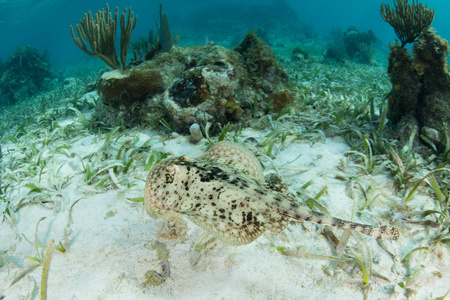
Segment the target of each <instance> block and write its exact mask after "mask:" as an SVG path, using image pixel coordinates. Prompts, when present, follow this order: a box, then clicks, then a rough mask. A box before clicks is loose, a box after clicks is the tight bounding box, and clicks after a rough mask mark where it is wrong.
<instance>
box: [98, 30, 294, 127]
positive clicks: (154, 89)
mask: <svg viewBox="0 0 450 300" xmlns="http://www.w3.org/2000/svg"><path fill="white" fill-rule="evenodd" d="M111 75H113V76H111ZM112 78H114V79H112ZM136 79H138V80H136ZM141 83H142V84H141ZM163 87H164V88H165V90H164V91H163V92H160V91H162V88H163ZM287 88H288V76H287V74H286V72H285V71H284V70H283V68H282V67H281V66H280V65H278V64H277V62H276V60H275V54H274V53H273V51H272V50H271V49H270V47H269V46H267V45H266V44H265V43H264V42H261V41H260V40H259V39H258V38H257V37H256V36H255V35H254V34H249V35H248V36H247V37H246V38H245V39H244V41H243V42H242V43H241V45H239V46H238V47H237V48H236V51H233V50H231V49H227V48H224V47H221V46H217V45H215V44H208V45H205V46H198V47H189V48H186V47H176V48H172V49H171V50H170V51H169V52H165V53H159V54H157V55H156V56H155V57H154V58H153V59H152V60H151V61H146V62H144V63H142V64H141V65H139V66H137V67H135V68H133V69H132V70H131V71H130V72H129V73H125V74H123V73H121V72H119V71H113V72H110V73H107V74H105V75H104V76H102V79H101V80H100V84H99V90H100V92H101V93H102V97H101V99H100V100H99V102H98V106H97V111H96V118H97V120H98V121H101V122H102V123H104V124H106V125H108V126H117V125H123V126H126V127H132V126H136V125H140V126H144V127H148V126H153V125H154V124H159V121H160V120H161V119H164V120H165V121H167V122H168V123H169V124H171V125H172V126H173V130H175V131H177V132H180V133H189V128H190V127H191V125H192V124H194V123H197V124H206V122H211V123H214V124H216V125H222V126H223V125H225V124H226V123H228V122H238V121H241V120H245V118H249V116H251V115H255V114H256V115H257V114H261V113H262V112H263V111H264V109H265V108H266V107H267V105H268V102H267V101H266V100H267V98H268V96H269V95H270V94H272V93H277V92H279V91H283V90H286V89H287ZM272 97H274V96H272ZM282 105H283V104H282ZM250 110H252V113H250ZM245 112H248V113H247V114H245ZM215 128H217V129H219V130H220V126H215Z"/></svg>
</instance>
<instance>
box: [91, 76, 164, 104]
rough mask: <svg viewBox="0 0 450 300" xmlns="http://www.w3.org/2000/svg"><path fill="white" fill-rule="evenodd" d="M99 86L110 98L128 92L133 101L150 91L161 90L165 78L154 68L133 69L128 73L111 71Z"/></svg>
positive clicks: (101, 80)
mask: <svg viewBox="0 0 450 300" xmlns="http://www.w3.org/2000/svg"><path fill="white" fill-rule="evenodd" d="M98 87H99V91H100V92H101V93H102V94H103V95H105V96H107V97H109V98H115V97H119V96H120V95H122V94H124V93H127V94H128V95H129V98H130V100H131V101H132V102H133V101H136V100H139V99H142V98H144V97H145V96H146V95H148V94H149V93H155V92H158V91H161V90H162V87H163V80H162V76H161V74H160V73H159V72H158V71H156V70H152V69H150V70H149V69H143V70H139V69H132V70H131V71H130V72H127V73H123V72H120V71H111V72H106V73H104V74H103V76H102V77H101V78H100V80H99V84H98Z"/></svg>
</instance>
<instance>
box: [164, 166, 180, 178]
mask: <svg viewBox="0 0 450 300" xmlns="http://www.w3.org/2000/svg"><path fill="white" fill-rule="evenodd" d="M178 171H179V170H178V166H176V165H168V166H167V167H166V172H167V173H168V174H169V175H170V176H174V175H175V174H177V173H178Z"/></svg>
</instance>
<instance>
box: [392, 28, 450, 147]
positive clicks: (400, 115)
mask: <svg viewBox="0 0 450 300" xmlns="http://www.w3.org/2000/svg"><path fill="white" fill-rule="evenodd" d="M390 48H391V52H390V55H389V66H388V74H389V77H390V80H391V83H392V91H391V93H390V95H389V118H390V120H391V122H392V125H393V130H394V134H395V135H396V136H397V137H398V139H399V140H400V141H401V142H406V141H407V140H408V139H409V136H410V135H411V132H412V131H413V130H414V128H417V129H418V132H419V133H420V134H423V135H424V136H425V137H428V139H429V140H435V137H431V136H427V135H428V133H429V132H436V131H437V132H440V133H441V138H440V139H441V140H442V142H444V141H443V139H444V135H445V134H447V135H449V134H450V132H449V129H450V114H449V111H450V74H449V72H448V67H447V55H448V52H449V46H448V43H447V41H446V40H444V39H442V38H441V37H439V36H438V35H436V34H435V32H434V30H433V29H428V30H427V31H425V32H423V33H422V34H421V35H420V36H419V39H418V41H417V42H416V43H415V44H414V46H413V49H412V52H413V56H411V55H410V54H409V53H408V50H407V49H406V48H404V47H401V45H400V44H399V43H395V44H394V45H391V46H390ZM443 128H447V133H445V132H444V131H443V130H444V129H443ZM438 144H439V143H438ZM437 146H439V145H437Z"/></svg>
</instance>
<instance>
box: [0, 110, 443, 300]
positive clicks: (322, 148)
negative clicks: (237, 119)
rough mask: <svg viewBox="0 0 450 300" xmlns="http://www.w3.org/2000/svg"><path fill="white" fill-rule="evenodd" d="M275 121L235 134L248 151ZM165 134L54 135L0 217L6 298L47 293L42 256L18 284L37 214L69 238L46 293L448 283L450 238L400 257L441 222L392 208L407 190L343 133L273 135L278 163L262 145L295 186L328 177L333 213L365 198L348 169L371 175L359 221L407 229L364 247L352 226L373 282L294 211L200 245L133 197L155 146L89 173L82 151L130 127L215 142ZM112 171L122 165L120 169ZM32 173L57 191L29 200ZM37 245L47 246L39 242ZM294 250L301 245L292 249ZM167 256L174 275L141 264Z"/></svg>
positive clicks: (340, 294) (192, 228)
mask: <svg viewBox="0 0 450 300" xmlns="http://www.w3.org/2000/svg"><path fill="white" fill-rule="evenodd" d="M58 122H59V125H60V126H61V127H62V128H64V127H66V126H69V125H70V124H71V123H73V122H77V121H76V117H68V118H66V119H63V120H58ZM77 124H78V123H77ZM77 126H79V124H78V125H77ZM293 126H294V125H293ZM267 133H268V131H258V130H255V129H244V130H243V132H242V135H241V136H240V137H239V139H240V140H241V141H244V142H245V143H246V144H247V145H248V147H249V148H250V149H251V150H252V151H255V152H257V153H258V152H259V153H262V152H263V150H262V149H261V146H258V145H261V143H262V142H263V141H264V139H265V135H266V134H267ZM158 134H159V133H158V132H157V131H151V130H131V131H127V132H126V135H119V134H117V135H116V136H115V138H114V139H112V141H111V142H110V143H108V144H106V145H105V144H104V140H105V138H106V133H105V134H99V133H96V134H84V135H81V136H75V137H72V138H71V139H70V141H67V142H69V143H70V147H69V148H68V149H66V150H67V151H66V153H67V154H64V151H59V152H55V149H56V147H58V143H56V142H55V143H54V144H49V145H46V146H41V147H39V148H40V149H41V150H42V153H43V154H42V158H43V159H47V165H46V167H47V170H48V171H46V172H44V173H43V174H41V178H40V180H39V177H38V175H36V176H35V177H34V178H31V179H27V180H26V182H17V183H16V184H15V186H14V187H13V190H14V192H13V193H12V195H11V196H12V197H14V198H15V199H16V200H18V199H20V200H21V201H23V202H24V203H25V205H24V206H23V207H21V208H20V210H18V211H17V212H16V213H15V214H14V220H13V221H11V220H4V221H3V222H2V223H0V232H1V236H0V251H2V252H1V253H2V255H3V257H4V259H6V260H7V261H8V262H7V263H3V266H2V267H1V268H0V296H1V298H2V299H3V297H4V299H38V298H39V294H38V290H39V285H40V281H41V267H38V268H36V269H35V270H34V271H32V272H30V273H29V274H27V275H25V276H24V277H23V278H22V279H21V280H20V281H18V282H17V283H15V284H14V285H12V286H10V284H11V283H12V281H13V279H14V278H16V277H17V276H18V274H20V272H21V271H22V270H24V269H25V268H26V267H27V266H29V265H32V264H33V263H34V262H33V261H32V260H30V259H28V257H33V256H34V257H36V256H37V254H36V247H35V245H33V244H31V243H30V242H28V241H27V240H26V239H25V237H26V238H27V239H28V240H29V241H31V242H33V241H34V235H35V228H36V224H37V223H38V221H39V219H41V218H42V217H45V219H43V220H42V221H41V222H40V223H39V227H38V231H37V242H38V243H39V244H42V245H46V244H47V243H48V242H49V241H50V240H52V239H53V240H54V241H55V243H56V244H58V243H59V242H60V241H61V242H62V243H64V240H65V238H64V230H66V233H67V241H68V249H67V251H66V252H65V253H61V252H58V251H54V253H53V257H52V261H51V265H50V271H49V278H48V292H47V294H48V299H363V298H364V290H365V289H369V292H368V297H369V299H405V298H406V297H407V296H410V297H412V298H414V299H435V298H436V297H442V296H444V295H445V294H446V293H447V292H448V290H449V286H450V280H449V278H450V268H449V264H450V260H449V256H448V249H446V248H445V247H443V246H439V244H437V245H433V246H429V247H430V251H416V252H414V253H413V254H412V255H411V256H410V257H409V258H408V263H409V268H408V269H407V268H405V264H402V263H401V260H402V259H403V258H404V257H405V255H406V254H407V253H409V252H410V251H411V250H412V249H414V248H417V247H428V245H427V244H426V241H427V240H426V238H425V237H426V236H427V235H431V234H433V229H429V228H428V229H426V228H425V227H422V226H418V225H406V224H403V223H402V220H401V219H400V218H401V216H402V215H401V214H398V213H397V212H396V210H395V207H396V205H397V203H399V202H401V201H402V200H401V198H400V197H399V196H397V195H396V194H395V193H394V189H393V186H392V185H393V184H392V179H390V178H389V177H388V176H387V175H386V174H387V173H386V172H385V173H383V172H381V173H380V174H378V175H361V173H360V172H358V168H356V167H354V166H353V164H352V163H351V162H350V161H349V160H348V156H346V155H345V153H346V151H348V150H349V149H350V147H349V146H348V145H347V144H346V143H345V141H344V140H343V139H342V138H340V137H335V138H324V139H322V140H321V141H318V142H315V143H312V142H308V141H300V140H299V141H297V140H293V141H291V142H289V143H287V144H286V147H285V148H284V149H278V148H277V146H275V149H274V155H273V156H274V158H273V159H271V162H270V163H269V162H268V160H267V158H263V157H261V156H259V157H260V158H261V160H262V161H263V163H264V164H265V165H266V169H265V174H267V173H269V172H273V170H274V168H276V169H277V170H278V172H279V174H280V175H281V176H282V178H283V180H284V182H285V183H287V184H288V185H289V188H290V191H291V192H295V191H298V190H299V188H300V186H302V185H303V184H305V183H307V182H308V181H310V180H313V183H312V185H311V186H310V187H308V189H307V191H308V193H309V194H310V195H312V196H314V195H315V194H317V193H318V192H319V191H320V190H321V189H322V188H323V187H324V186H327V188H328V189H327V192H326V193H325V194H324V195H323V196H322V197H321V198H320V200H321V202H322V203H323V204H324V206H326V207H327V208H328V210H329V211H330V213H331V214H332V215H333V216H335V217H339V218H342V219H347V220H350V219H352V211H353V210H354V209H355V207H356V206H357V205H360V204H355V200H353V199H352V198H350V197H349V196H348V191H347V190H346V189H347V188H348V187H347V183H346V181H345V180H342V177H343V176H344V177H345V176H347V177H348V176H358V177H359V179H360V180H361V181H362V182H364V183H367V184H369V183H370V184H372V186H373V191H375V192H376V193H377V194H379V196H378V197H377V200H376V201H377V203H376V205H374V208H373V209H371V210H369V211H366V213H365V214H366V216H367V218H364V219H355V220H354V221H359V222H362V223H367V222H368V220H369V217H370V219H371V220H373V221H374V222H375V224H376V222H379V223H380V224H383V223H384V222H386V219H387V217H386V216H390V217H392V219H393V220H395V222H394V223H393V224H392V225H394V226H396V227H397V228H398V229H399V230H400V233H401V237H400V238H399V239H398V240H397V241H384V242H383V245H384V247H381V246H380V244H379V243H378V242H377V241H376V240H374V239H372V238H370V237H366V236H362V235H359V236H360V237H361V238H362V241H366V243H367V248H364V247H365V245H364V244H365V243H363V242H361V241H359V242H358V240H359V239H357V238H354V237H352V238H350V242H349V246H350V247H352V248H353V249H354V250H355V249H365V250H363V251H362V252H361V253H370V254H371V255H372V259H371V261H372V262H373V266H372V269H373V271H374V272H373V274H372V276H371V278H370V279H369V280H370V283H369V284H368V285H366V286H365V287H363V284H362V272H361V269H360V268H359V267H358V265H357V264H355V263H348V264H346V263H343V262H339V261H338V262H333V261H331V260H327V259H323V258H320V257H315V258H314V257H313V255H322V256H336V253H335V251H334V249H333V247H332V246H331V244H330V243H329V242H328V241H327V240H326V238H325V237H324V235H323V234H322V231H323V229H324V226H320V225H316V224H312V223H305V224H300V223H291V224H290V225H289V227H288V229H287V230H286V231H285V233H283V234H281V235H279V236H275V235H272V234H271V233H269V232H266V233H265V234H264V235H263V236H262V237H260V238H259V239H257V240H256V241H255V242H253V243H251V244H248V245H244V246H231V245H227V244H224V243H222V242H220V241H217V242H216V243H213V244H212V245H209V246H208V247H205V248H202V247H199V246H198V245H200V244H201V242H200V241H204V240H205V239H207V237H205V231H204V230H203V229H201V228H200V227H198V226H196V225H194V224H193V223H191V222H190V221H188V220H187V219H183V218H181V219H175V221H173V219H158V220H155V219H151V218H150V217H148V216H147V214H146V212H145V209H144V205H143V203H142V202H138V203H136V202H133V201H130V200H128V199H133V198H138V197H143V190H144V185H145V182H144V180H145V178H146V175H147V173H148V172H146V171H145V170H144V164H145V161H146V159H147V158H148V156H149V154H150V152H149V153H146V154H145V157H144V159H143V160H142V161H135V162H134V163H133V164H135V167H134V168H133V170H132V171H130V172H129V173H128V174H126V175H124V174H121V175H120V176H119V175H117V178H111V180H113V181H116V183H115V184H112V185H110V186H109V187H108V188H96V187H95V184H91V185H89V184H87V183H86V182H85V181H84V179H85V176H86V175H85V173H84V172H83V166H82V163H81V159H80V158H82V159H83V160H84V161H85V163H86V161H87V159H86V158H87V157H90V156H91V155H93V154H94V155H95V153H101V151H110V152H112V153H114V152H117V150H118V149H119V147H120V146H121V145H122V144H123V142H124V141H125V140H126V139H128V138H130V137H136V138H137V139H138V142H137V143H136V145H135V146H136V147H138V146H139V145H142V144H144V143H145V142H146V141H147V140H149V139H150V140H151V142H150V144H151V149H153V150H159V151H163V152H171V153H172V154H173V155H175V156H179V155H188V156H190V157H197V156H199V155H201V154H202V153H204V151H206V149H207V143H206V140H202V141H201V142H200V143H199V144H196V145H193V144H191V143H189V141H188V138H187V137H186V136H179V135H174V136H172V137H170V138H168V139H167V140H165V143H164V144H163V143H162V141H161V140H160V139H158V138H154V137H155V136H157V135H158ZM116 137H117V138H116ZM37 144H38V143H37ZM37 144H36V145H37ZM105 147H107V149H106V150H105ZM21 151H22V152H23V150H20V149H17V148H16V145H15V144H14V143H12V142H11V143H6V144H3V145H2V152H3V163H5V164H8V162H9V160H11V159H13V158H17V157H18V156H20V155H21V154H20V153H21ZM299 155H300V156H299ZM296 158H297V159H296ZM292 161H293V162H292ZM289 162H290V163H289ZM286 163H288V164H286ZM105 173H106V172H105ZM104 176H105V178H107V177H108V176H112V177H115V175H114V172H110V173H106V175H104ZM26 183H33V184H35V185H36V186H39V187H42V189H43V192H45V193H47V194H48V195H49V196H46V197H44V198H43V199H47V200H49V201H43V202H42V203H41V204H38V203H34V204H33V203H32V202H33V201H31V200H30V199H35V200H36V199H37V200H38V201H39V199H40V198H39V197H37V196H36V197H34V198H33V193H32V192H30V189H29V188H27V187H25V184H26ZM129 183H131V184H130V185H129V186H127V184H129ZM372 197H373V194H372ZM76 201H78V202H76ZM430 201H431V200H430V198H429V197H426V195H425V194H422V195H417V196H416V197H415V199H414V201H412V202H411V203H410V205H411V206H417V207H421V208H424V207H427V206H430ZM75 202H76V203H75ZM74 203H75V204H74ZM72 205H73V207H72ZM69 214H70V216H69ZM171 222H172V223H173V222H176V224H178V225H177V226H178V227H179V228H180V230H182V229H183V224H185V225H186V228H185V229H186V230H185V231H181V233H180V235H181V236H179V237H177V238H176V239H174V240H170V239H167V236H164V234H162V231H161V230H162V229H161V228H166V229H167V228H168V226H170V224H172V223H171ZM168 224H169V225H168ZM333 232H334V233H335V234H336V236H337V237H340V236H341V234H342V231H341V230H336V229H333ZM354 234H355V233H354ZM164 245H165V246H164ZM277 247H278V248H277ZM277 249H278V250H277ZM280 249H283V250H282V251H285V255H284V254H283V253H282V251H281V250H280ZM38 251H39V252H40V253H41V255H43V251H44V250H43V249H42V248H39V250H38ZM167 251H168V252H167ZM355 251H356V250H355ZM356 252H358V251H356ZM296 253H297V254H298V255H299V256H303V257H295V254H296ZM349 253H351V252H349ZM308 255H309V256H310V257H309V258H306V257H305V256H308ZM164 258H167V262H168V265H169V268H170V274H169V277H168V278H166V280H165V281H164V282H163V283H162V284H161V285H159V286H154V285H151V284H149V283H148V281H147V279H146V278H145V274H146V273H147V272H149V271H152V270H154V271H156V272H158V273H160V274H162V273H163V271H162V264H163V263H167V262H164V261H165V259H164ZM413 272H417V274H412V273H413ZM410 273H411V274H410ZM410 275H414V276H410ZM405 278H408V279H407V280H409V281H408V282H406V286H407V289H404V288H401V287H400V286H399V285H398V284H399V283H401V282H403V283H405V280H406V279H405Z"/></svg>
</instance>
